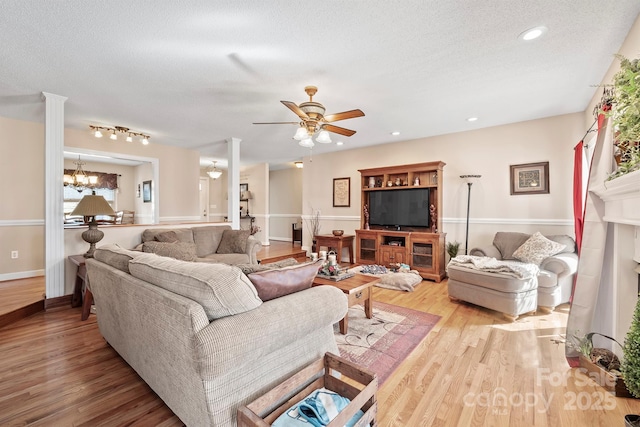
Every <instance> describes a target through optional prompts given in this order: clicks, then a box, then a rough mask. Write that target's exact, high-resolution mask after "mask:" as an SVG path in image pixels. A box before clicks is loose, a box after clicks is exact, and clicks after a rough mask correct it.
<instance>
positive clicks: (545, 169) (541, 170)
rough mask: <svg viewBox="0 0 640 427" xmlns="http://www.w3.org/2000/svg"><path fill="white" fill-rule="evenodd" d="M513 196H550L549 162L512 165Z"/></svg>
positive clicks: (510, 171)
mask: <svg viewBox="0 0 640 427" xmlns="http://www.w3.org/2000/svg"><path fill="white" fill-rule="evenodd" d="M509 175H510V181H511V195H512V196H516V195H521V194H549V162H539V163H524V164H521V165H510V166H509Z"/></svg>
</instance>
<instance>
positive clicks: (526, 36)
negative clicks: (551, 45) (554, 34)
mask: <svg viewBox="0 0 640 427" xmlns="http://www.w3.org/2000/svg"><path fill="white" fill-rule="evenodd" d="M546 32H547V27H545V26H542V25H541V26H539V27H534V28H529V29H528V30H526V31H523V32H522V33H520V35H519V36H518V38H519V39H520V40H524V41H531V40H535V39H537V38H539V37H540V36H542V35H543V34H544V33H546Z"/></svg>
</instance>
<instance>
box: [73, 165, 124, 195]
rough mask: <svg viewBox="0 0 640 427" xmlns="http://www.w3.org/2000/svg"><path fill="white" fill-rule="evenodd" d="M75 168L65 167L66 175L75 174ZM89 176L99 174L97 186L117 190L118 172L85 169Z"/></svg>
mask: <svg viewBox="0 0 640 427" xmlns="http://www.w3.org/2000/svg"><path fill="white" fill-rule="evenodd" d="M74 172H75V169H65V170H64V174H65V175H73V173H74ZM84 172H85V174H86V175H87V176H97V177H98V183H97V184H96V185H95V187H96V188H106V189H109V190H116V189H117V188H118V174H116V173H104V172H91V171H84Z"/></svg>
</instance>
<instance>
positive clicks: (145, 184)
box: [142, 181, 151, 203]
mask: <svg viewBox="0 0 640 427" xmlns="http://www.w3.org/2000/svg"><path fill="white" fill-rule="evenodd" d="M142 201H143V202H144V203H150V202H151V181H142Z"/></svg>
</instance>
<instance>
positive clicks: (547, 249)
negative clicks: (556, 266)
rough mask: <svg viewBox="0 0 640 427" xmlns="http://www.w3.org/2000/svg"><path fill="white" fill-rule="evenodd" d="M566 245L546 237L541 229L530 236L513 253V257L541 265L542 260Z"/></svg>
mask: <svg viewBox="0 0 640 427" xmlns="http://www.w3.org/2000/svg"><path fill="white" fill-rule="evenodd" d="M564 248H565V245H562V244H560V243H557V242H554V241H552V240H549V239H547V238H546V237H544V236H543V235H542V234H541V233H540V232H539V231H538V232H536V233H535V234H534V235H533V236H531V237H530V238H529V240H527V241H526V242H524V243H523V244H522V246H520V247H519V248H518V249H516V251H515V252H514V253H513V257H514V258H515V259H517V260H519V261H522V262H528V263H531V264H535V265H540V263H541V262H542V260H544V259H545V258H548V257H550V256H552V255H555V254H557V253H559V252H560V251H562V250H563V249H564Z"/></svg>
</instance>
